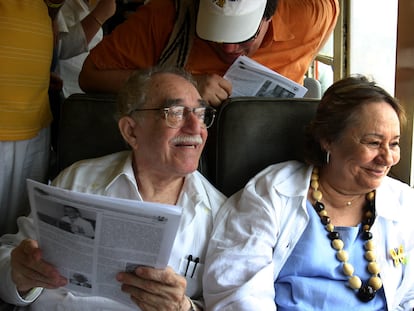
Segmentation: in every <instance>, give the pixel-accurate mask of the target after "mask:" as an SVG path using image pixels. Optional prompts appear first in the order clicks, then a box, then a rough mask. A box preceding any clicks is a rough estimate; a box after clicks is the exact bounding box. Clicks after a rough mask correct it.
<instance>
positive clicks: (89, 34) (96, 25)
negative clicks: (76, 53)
mask: <svg viewBox="0 0 414 311" xmlns="http://www.w3.org/2000/svg"><path fill="white" fill-rule="evenodd" d="M115 11H116V1H115V0H100V1H99V2H98V3H97V5H96V7H95V8H94V9H93V10H92V12H90V13H89V15H87V16H86V17H85V18H84V19H83V20H82V21H81V24H82V28H83V31H84V33H85V37H86V41H87V43H89V42H90V41H91V40H92V38H93V37H94V36H95V35H96V33H97V32H98V30H99V29H100V28H101V27H102V25H103V24H104V23H105V22H106V21H107V20H108V19H109V18H110V17H111V16H112V15H114V14H115Z"/></svg>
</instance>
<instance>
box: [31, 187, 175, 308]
mask: <svg viewBox="0 0 414 311" xmlns="http://www.w3.org/2000/svg"><path fill="white" fill-rule="evenodd" d="M27 184H28V191H29V198H30V205H31V209H32V216H33V219H34V223H35V226H36V232H37V239H38V242H39V246H40V248H41V249H42V253H43V257H44V259H45V260H46V261H48V262H50V263H52V264H53V265H55V266H56V267H57V268H58V270H59V272H60V274H61V275H63V276H64V277H66V278H67V279H68V280H69V283H68V285H67V286H66V288H67V289H68V290H70V291H76V292H79V293H82V294H86V295H93V296H104V297H108V298H111V299H114V300H118V301H121V302H122V303H125V304H128V305H132V301H131V300H130V298H129V295H127V294H125V293H123V292H122V291H121V285H120V284H119V283H118V282H117V281H116V279H115V275H116V274H117V273H118V272H120V271H127V272H128V271H131V272H132V271H133V270H134V269H135V268H136V267H137V266H140V265H145V266H152V267H155V268H165V267H166V266H167V264H168V260H169V257H170V253H171V249H172V246H173V243H174V239H175V235H176V233H177V230H178V226H179V223H180V218H181V213H182V208H181V207H179V206H174V205H167V204H161V203H150V202H142V201H135V200H126V199H117V198H112V197H105V196H98V195H91V194H85V193H78V192H73V191H69V190H64V189H60V188H56V187H52V186H48V185H45V184H41V183H38V182H35V181H32V180H28V181H27ZM70 210H71V211H77V212H76V213H72V214H67V215H65V211H70ZM74 214H76V215H74ZM75 216H76V217H75Z"/></svg>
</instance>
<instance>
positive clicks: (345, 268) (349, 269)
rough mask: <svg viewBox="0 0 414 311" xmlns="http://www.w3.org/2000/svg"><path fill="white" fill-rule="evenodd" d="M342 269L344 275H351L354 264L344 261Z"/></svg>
mask: <svg viewBox="0 0 414 311" xmlns="http://www.w3.org/2000/svg"><path fill="white" fill-rule="evenodd" d="M342 271H343V272H344V274H345V275H346V276H352V274H354V266H353V265H351V264H350V263H347V262H345V263H344V265H343V267H342Z"/></svg>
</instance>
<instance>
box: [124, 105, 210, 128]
mask: <svg viewBox="0 0 414 311" xmlns="http://www.w3.org/2000/svg"><path fill="white" fill-rule="evenodd" d="M157 110H159V111H162V112H163V113H164V119H165V123H166V124H167V126H168V127H171V128H174V129H176V128H180V127H182V126H183V125H184V122H185V120H187V118H188V117H189V115H190V113H194V115H195V116H196V117H197V119H198V121H199V122H200V123H202V126H203V127H205V128H209V127H210V126H211V125H212V124H213V122H214V117H215V116H216V109H214V108H212V107H196V108H188V107H186V106H182V105H172V106H170V107H165V108H143V109H134V110H132V111H131V113H133V112H135V111H157Z"/></svg>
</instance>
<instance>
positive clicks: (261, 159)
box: [208, 97, 319, 195]
mask: <svg viewBox="0 0 414 311" xmlns="http://www.w3.org/2000/svg"><path fill="white" fill-rule="evenodd" d="M318 103H319V100H317V99H295V98H290V99H275V98H263V97H261V98H251V97H250V98H248V97H245V98H234V99H229V100H227V101H226V102H225V103H224V104H223V105H222V107H221V109H220V111H219V114H218V116H217V119H216V121H215V122H216V124H215V126H214V128H213V132H212V133H211V135H210V138H211V141H210V143H209V145H208V148H209V159H208V161H209V167H210V169H212V171H210V172H211V175H212V176H211V178H210V180H211V181H212V182H213V183H214V184H215V186H216V187H217V188H218V189H219V190H221V191H222V192H223V193H224V194H226V195H231V194H233V193H234V192H236V191H237V190H239V189H241V188H242V187H243V186H244V185H245V184H246V183H247V181H248V180H249V179H250V178H251V177H253V176H254V175H255V174H256V173H258V172H259V171H260V170H262V169H263V168H265V167H266V166H268V165H270V164H273V163H277V162H282V161H286V160H291V159H297V160H302V150H303V133H304V127H305V126H306V124H308V123H309V121H310V120H311V118H312V117H313V115H314V114H315V111H316V108H317V105H318Z"/></svg>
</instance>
